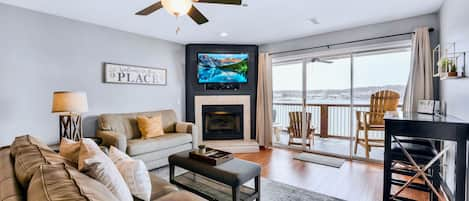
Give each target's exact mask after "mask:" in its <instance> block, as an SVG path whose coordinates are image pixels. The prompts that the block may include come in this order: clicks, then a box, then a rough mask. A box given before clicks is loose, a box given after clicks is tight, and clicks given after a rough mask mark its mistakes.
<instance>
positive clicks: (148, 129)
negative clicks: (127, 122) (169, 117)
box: [137, 115, 164, 139]
mask: <svg viewBox="0 0 469 201" xmlns="http://www.w3.org/2000/svg"><path fill="white" fill-rule="evenodd" d="M137 124H138V129H139V130H140V133H142V138H143V139H147V138H152V137H158V136H162V135H164V131H163V125H162V122H161V115H156V116H153V117H146V116H137Z"/></svg>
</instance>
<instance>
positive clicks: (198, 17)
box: [187, 6, 208, 25]
mask: <svg viewBox="0 0 469 201" xmlns="http://www.w3.org/2000/svg"><path fill="white" fill-rule="evenodd" d="M187 15H189V16H190V17H191V18H192V19H193V20H194V21H195V22H197V24H199V25H201V24H204V23H207V22H208V19H207V18H206V17H205V16H204V15H203V14H202V13H201V12H200V11H199V9H197V8H196V7H194V6H192V8H191V9H190V10H189V13H187Z"/></svg>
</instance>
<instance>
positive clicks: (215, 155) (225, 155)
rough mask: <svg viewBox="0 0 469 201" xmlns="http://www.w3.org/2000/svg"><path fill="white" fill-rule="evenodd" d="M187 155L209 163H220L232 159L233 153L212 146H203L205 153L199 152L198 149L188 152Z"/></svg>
mask: <svg viewBox="0 0 469 201" xmlns="http://www.w3.org/2000/svg"><path fill="white" fill-rule="evenodd" d="M189 157H190V158H192V159H194V160H198V161H201V162H204V163H207V164H210V165H214V166H216V165H220V164H222V163H224V162H226V161H229V160H231V159H233V154H232V153H229V152H226V151H222V150H218V149H212V148H208V147H207V148H205V153H203V154H202V153H199V150H194V151H191V152H189Z"/></svg>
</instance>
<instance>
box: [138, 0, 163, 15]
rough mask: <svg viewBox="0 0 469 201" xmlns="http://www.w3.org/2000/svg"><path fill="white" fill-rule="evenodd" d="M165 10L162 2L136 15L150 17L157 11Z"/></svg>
mask: <svg viewBox="0 0 469 201" xmlns="http://www.w3.org/2000/svg"><path fill="white" fill-rule="evenodd" d="M160 8H163V5H162V4H161V1H158V2H156V3H154V4H153V5H151V6H148V7H147V8H145V9H143V10H141V11H139V12H137V13H135V14H136V15H150V14H152V13H153V12H155V11H157V10H158V9H160Z"/></svg>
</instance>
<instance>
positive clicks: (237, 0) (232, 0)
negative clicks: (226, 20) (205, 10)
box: [194, 0, 242, 5]
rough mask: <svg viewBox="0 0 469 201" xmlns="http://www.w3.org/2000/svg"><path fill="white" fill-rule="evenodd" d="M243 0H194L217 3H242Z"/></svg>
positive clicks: (196, 0)
mask: <svg viewBox="0 0 469 201" xmlns="http://www.w3.org/2000/svg"><path fill="white" fill-rule="evenodd" d="M241 1H242V0H194V2H197V3H217V4H232V5H241Z"/></svg>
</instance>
